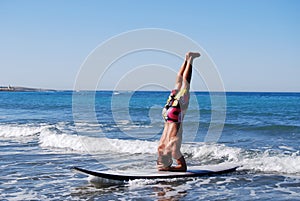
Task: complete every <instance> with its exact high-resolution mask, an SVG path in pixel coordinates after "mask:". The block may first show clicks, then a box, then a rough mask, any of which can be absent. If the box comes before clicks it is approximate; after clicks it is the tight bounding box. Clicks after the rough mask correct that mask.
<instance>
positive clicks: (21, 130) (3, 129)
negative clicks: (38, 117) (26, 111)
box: [0, 125, 45, 138]
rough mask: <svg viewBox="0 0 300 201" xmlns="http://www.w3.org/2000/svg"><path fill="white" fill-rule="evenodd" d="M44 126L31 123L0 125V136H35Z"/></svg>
mask: <svg viewBox="0 0 300 201" xmlns="http://www.w3.org/2000/svg"><path fill="white" fill-rule="evenodd" d="M44 128H45V126H32V125H0V137H3V138H23V137H30V136H36V135H37V134H38V133H40V132H41V131H42V130H43V129H44Z"/></svg>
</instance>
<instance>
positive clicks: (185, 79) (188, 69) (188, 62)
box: [175, 52, 200, 90]
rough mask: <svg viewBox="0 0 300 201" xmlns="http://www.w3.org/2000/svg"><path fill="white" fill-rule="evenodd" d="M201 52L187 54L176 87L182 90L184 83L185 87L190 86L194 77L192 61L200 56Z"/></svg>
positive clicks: (178, 74)
mask: <svg viewBox="0 0 300 201" xmlns="http://www.w3.org/2000/svg"><path fill="white" fill-rule="evenodd" d="M199 56H200V54H199V53H198V52H188V53H186V55H185V60H184V62H183V63H182V65H181V67H180V69H179V71H178V73H177V78H176V84H175V89H177V90H180V89H181V87H182V84H184V85H185V86H184V87H189V84H190V82H191V78H192V63H193V59H194V58H196V57H199Z"/></svg>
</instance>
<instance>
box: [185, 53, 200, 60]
mask: <svg viewBox="0 0 300 201" xmlns="http://www.w3.org/2000/svg"><path fill="white" fill-rule="evenodd" d="M187 55H188V57H189V58H190V57H192V59H194V58H197V57H200V53H199V52H189V53H187Z"/></svg>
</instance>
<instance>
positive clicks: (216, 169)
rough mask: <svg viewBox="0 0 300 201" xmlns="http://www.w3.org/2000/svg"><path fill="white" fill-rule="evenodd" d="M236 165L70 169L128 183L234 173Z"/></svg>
mask: <svg viewBox="0 0 300 201" xmlns="http://www.w3.org/2000/svg"><path fill="white" fill-rule="evenodd" d="M237 168H238V166H237V165H228V164H227V165H206V166H192V167H189V168H188V170H187V171H186V172H170V171H157V170H156V169H147V170H138V171H137V170H130V171H113V170H106V171H92V170H87V169H83V168H80V167H73V168H72V169H73V170H75V171H77V172H79V173H82V174H87V175H92V176H95V177H101V178H104V179H110V180H118V181H129V180H134V179H171V178H184V177H201V176H211V175H219V174H225V173H230V172H234V171H236V169H237Z"/></svg>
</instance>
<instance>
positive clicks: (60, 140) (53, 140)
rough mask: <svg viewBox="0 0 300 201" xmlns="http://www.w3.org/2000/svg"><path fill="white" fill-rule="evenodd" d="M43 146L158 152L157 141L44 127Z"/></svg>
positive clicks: (137, 152)
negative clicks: (88, 135) (72, 132)
mask: <svg viewBox="0 0 300 201" xmlns="http://www.w3.org/2000/svg"><path fill="white" fill-rule="evenodd" d="M39 142H40V146H41V147H52V148H60V149H67V150H73V151H78V152H87V153H101V152H115V153H130V154H143V153H151V154H155V153H156V149H157V148H156V147H157V142H149V141H141V140H135V141H132V140H119V139H108V138H95V137H87V136H78V135H70V134H65V133H62V134H61V133H56V132H54V131H52V130H50V129H44V130H43V131H42V132H41V135H40V139H39Z"/></svg>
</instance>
